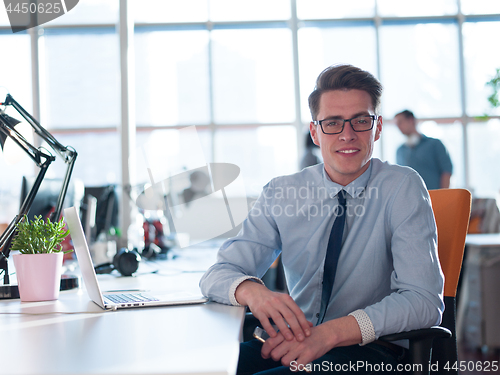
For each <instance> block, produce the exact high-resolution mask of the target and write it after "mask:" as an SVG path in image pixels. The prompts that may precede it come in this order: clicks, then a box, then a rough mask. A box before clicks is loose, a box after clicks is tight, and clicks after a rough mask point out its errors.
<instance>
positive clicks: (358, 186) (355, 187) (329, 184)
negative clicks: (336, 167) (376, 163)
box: [323, 159, 373, 198]
mask: <svg viewBox="0 0 500 375" xmlns="http://www.w3.org/2000/svg"><path fill="white" fill-rule="evenodd" d="M372 160H373V159H370V165H369V166H368V168H367V169H366V171H364V172H363V174H362V175H361V176H359V177H358V178H357V179H355V180H354V181H352V182H351V183H349V184H348V185H346V186H342V185H340V184H337V183H336V182H333V181H332V180H331V178H330V176H328V173H326V170H325V168H323V182H324V184H325V186H326V188H327V189H328V192H329V193H330V197H332V198H333V197H335V196H336V195H337V194H338V193H339V192H340V190H342V189H344V191H345V192H346V193H347V194H348V195H350V196H351V197H352V198H358V197H359V196H360V195H362V194H363V193H364V191H365V188H366V185H368V181H369V180H370V176H371V174H372V164H373V163H372Z"/></svg>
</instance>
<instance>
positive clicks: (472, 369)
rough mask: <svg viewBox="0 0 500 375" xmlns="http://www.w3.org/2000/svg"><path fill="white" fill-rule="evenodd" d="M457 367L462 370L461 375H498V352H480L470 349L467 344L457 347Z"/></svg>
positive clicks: (499, 362) (499, 372) (499, 360)
mask: <svg viewBox="0 0 500 375" xmlns="http://www.w3.org/2000/svg"><path fill="white" fill-rule="evenodd" d="M458 362H459V363H458V365H459V366H460V365H461V366H462V368H463V369H464V370H463V371H460V374H463V375H490V374H500V350H499V349H496V350H493V349H490V350H484V351H482V350H481V349H479V348H470V347H469V346H468V345H467V343H461V344H459V345H458Z"/></svg>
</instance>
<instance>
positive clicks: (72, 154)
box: [51, 149, 78, 222]
mask: <svg viewBox="0 0 500 375" xmlns="http://www.w3.org/2000/svg"><path fill="white" fill-rule="evenodd" d="M67 151H68V152H67V155H68V157H67V158H65V159H64V160H65V162H66V164H68V167H67V168H66V174H65V175H64V180H63V184H62V187H61V191H60V192H59V198H58V199H57V204H56V208H55V210H54V212H53V213H52V215H51V220H52V221H53V222H55V221H58V220H59V218H60V217H61V212H62V209H63V204H64V199H65V198H66V193H67V192H68V186H69V182H70V179H71V174H72V173H73V167H74V165H75V161H76V157H77V155H78V154H77V153H76V151H75V150H70V149H67Z"/></svg>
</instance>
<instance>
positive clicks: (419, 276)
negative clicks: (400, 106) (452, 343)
mask: <svg viewBox="0 0 500 375" xmlns="http://www.w3.org/2000/svg"><path fill="white" fill-rule="evenodd" d="M381 93H382V86H381V84H380V83H379V82H378V80H377V79H376V78H375V77H373V75H371V74H370V73H368V72H366V71H363V70H361V69H359V68H356V67H353V66H350V65H339V66H332V67H329V68H327V69H325V70H324V71H323V72H322V73H321V74H320V76H319V77H318V79H317V82H316V88H315V90H314V91H313V92H312V93H311V95H310V96H309V107H310V109H311V115H312V118H313V121H311V123H310V132H311V136H312V138H313V140H314V143H315V144H317V145H318V146H319V147H320V150H321V154H322V157H323V161H324V163H322V164H318V165H315V166H312V167H309V168H305V169H303V170H302V171H301V172H298V173H296V174H293V175H289V176H281V177H277V178H275V179H273V180H271V181H270V182H269V183H268V184H267V185H266V186H265V187H264V190H263V192H262V194H261V196H260V197H259V199H258V200H257V202H256V203H255V205H254V207H253V208H252V210H251V211H250V213H249V215H248V217H247V219H246V220H245V221H244V223H243V226H242V229H241V231H240V233H239V234H238V235H237V236H236V237H234V238H232V239H229V240H228V241H226V242H225V243H224V244H223V245H222V247H221V249H220V250H219V253H218V258H217V262H216V264H214V265H213V266H212V267H211V268H210V269H209V270H208V271H207V272H206V273H205V275H204V276H203V277H202V279H201V281H200V286H201V289H202V292H203V294H204V295H206V296H208V297H210V298H211V299H212V300H214V301H217V302H220V303H226V304H232V305H235V306H248V307H249V309H250V310H251V311H252V313H253V314H254V316H255V317H256V318H257V319H259V321H260V323H261V325H262V327H263V328H264V329H265V330H266V331H267V332H268V333H269V335H270V336H271V337H270V338H269V339H267V340H266V342H265V343H264V344H263V345H262V344H260V343H258V342H257V341H256V340H252V341H249V342H247V343H242V344H241V346H240V359H239V364H238V373H240V374H253V373H262V374H284V373H289V371H290V370H301V369H308V370H332V372H335V371H337V370H339V371H345V370H353V371H356V372H358V373H363V372H369V370H370V368H369V366H368V365H371V366H372V365H373V364H378V365H379V366H380V365H381V364H385V365H390V366H391V368H390V369H389V368H388V367H386V370H388V371H389V372H391V370H392V371H396V370H397V368H396V366H397V365H398V364H399V363H400V361H401V359H402V355H404V351H405V349H403V348H401V347H398V346H395V347H392V348H388V347H387V346H386V345H384V344H383V343H381V342H378V341H377V339H378V337H380V336H382V335H385V334H389V333H394V332H401V331H406V330H411V329H418V328H423V327H429V326H432V325H435V324H439V323H440V320H441V314H442V311H443V309H444V304H443V301H442V293H443V284H444V281H443V275H442V272H441V268H440V265H439V260H438V256H437V231H436V225H435V220H434V216H433V213H432V207H431V204H430V199H429V195H428V192H427V189H426V188H425V185H424V183H423V181H422V179H421V178H420V176H419V175H418V174H417V173H416V172H415V171H414V170H412V169H410V168H407V167H402V166H397V165H389V164H387V163H383V162H381V161H380V160H378V159H373V158H372V153H373V147H374V143H375V141H377V140H378V139H379V138H380V136H381V132H382V117H381V116H380V115H379V114H378V110H379V106H380V97H381ZM341 192H342V197H344V196H345V198H346V208H345V226H344V229H343V236H342V239H341V240H342V246H341V252H340V256H339V258H338V266H337V267H336V275H335V279H334V283H333V288H332V290H331V294H330V298H329V303H328V305H327V309H326V312H325V313H324V318H323V317H322V315H320V309H321V305H322V303H321V302H322V289H323V288H322V284H323V277H324V274H326V272H324V264H325V257H326V253H327V248H328V247H329V246H328V243H329V234H330V232H331V231H332V227H333V226H334V221H335V219H336V216H337V213H338V210H337V209H338V206H339V199H340V198H339V197H340V193H341ZM342 201H343V199H342ZM339 217H340V216H339ZM279 254H281V256H282V260H283V266H284V270H285V276H286V282H287V287H288V290H289V295H288V294H282V293H276V292H273V291H270V290H269V289H267V288H266V287H265V285H264V284H263V283H262V281H261V280H260V278H261V277H262V276H263V275H264V273H265V272H266V270H267V269H268V268H269V266H270V265H271V264H272V263H273V262H274V260H275V259H276V258H277V257H278V255H279ZM320 316H321V317H320ZM270 319H272V320H273V322H274V324H275V325H276V327H277V328H276V329H275V327H273V326H272V325H271V323H270ZM358 344H359V345H358ZM402 345H403V346H404V343H403V344H402ZM360 363H362V364H366V366H365V367H364V368H359V367H356V368H353V367H352V366H355V365H356V364H360ZM318 366H319V367H318ZM378 369H379V370H380V369H381V368H380V367H379V368H378ZM371 370H373V367H372V368H371ZM380 372H383V371H380ZM393 373H394V372H393Z"/></svg>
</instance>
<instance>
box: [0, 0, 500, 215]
mask: <svg viewBox="0 0 500 375" xmlns="http://www.w3.org/2000/svg"><path fill="white" fill-rule="evenodd" d="M120 3H121V2H120V1H119V0H86V1H80V2H79V4H78V5H77V6H76V7H75V8H74V9H73V10H71V11H70V12H69V13H68V14H66V15H64V16H62V17H60V18H57V19H56V20H54V21H52V22H49V23H47V24H44V25H43V26H42V27H40V28H38V29H37V30H36V31H34V30H30V31H28V32H24V33H19V34H12V33H11V31H10V27H9V24H8V18H7V16H6V12H5V11H4V5H3V4H2V5H0V42H1V44H2V50H3V51H4V55H5V56H15V58H13V59H5V58H2V59H0V69H1V71H2V72H8V74H2V75H1V81H0V86H1V87H6V88H7V90H8V91H9V92H11V93H12V94H13V96H15V98H16V99H17V100H18V101H19V102H21V103H22V104H23V106H25V107H26V108H27V109H28V110H30V111H32V110H33V109H34V108H40V120H41V122H42V124H43V125H44V126H45V127H47V128H48V129H50V131H51V132H52V133H53V134H54V135H55V136H56V137H57V138H58V139H59V140H60V141H61V143H64V144H68V145H71V146H73V147H75V149H76V150H77V151H78V153H79V157H78V160H77V163H76V166H75V171H74V176H75V178H78V179H80V180H82V181H83V182H84V183H85V184H86V185H104V184H108V183H115V184H117V185H120V184H121V181H122V165H123V164H125V165H129V164H130V165H135V166H136V169H137V170H136V171H134V175H135V176H136V184H137V186H138V189H140V186H141V184H144V183H147V182H150V179H151V174H150V172H151V171H155V173H156V175H158V176H160V175H161V176H169V175H172V173H178V172H179V171H182V170H186V169H188V168H189V166H190V165H192V164H191V163H192V161H191V158H194V156H193V155H197V157H196V162H197V163H198V162H199V160H202V161H203V162H226V163H233V164H236V165H238V166H239V167H240V169H241V173H242V177H243V180H244V182H245V186H246V191H247V193H248V194H249V195H256V194H258V193H259V191H260V189H261V187H262V185H264V184H265V183H267V181H268V180H269V179H270V178H272V177H273V176H276V175H280V174H287V173H293V172H295V171H297V170H298V165H299V161H300V158H301V155H302V152H303V137H304V134H305V132H306V131H307V128H308V123H309V121H310V114H309V109H308V107H307V97H308V95H309V93H310V92H311V90H312V89H313V88H314V84H315V79H316V77H317V75H318V73H319V72H320V71H321V70H323V69H324V68H325V67H326V66H328V65H331V64H336V63H350V64H353V65H356V66H359V67H361V68H363V69H366V70H368V71H370V72H372V73H373V74H374V75H375V76H377V77H378V78H380V80H381V81H382V83H383V85H384V88H385V91H384V96H383V98H382V115H383V117H384V130H383V135H382V138H381V140H380V141H379V142H377V145H376V149H375V156H377V157H380V158H382V159H383V160H387V161H389V162H395V152H396V149H397V147H398V146H399V145H400V144H401V143H402V142H403V141H404V139H403V137H402V135H401V134H400V133H399V131H398V129H397V128H396V127H395V125H394V123H393V116H394V115H395V114H396V113H397V112H399V111H401V110H403V109H406V108H407V109H410V110H412V111H414V112H415V114H416V116H417V117H418V118H420V119H421V120H422V121H421V130H422V131H423V132H424V133H425V134H426V135H428V136H432V137H437V138H439V139H441V140H442V141H443V142H444V144H445V145H446V146H447V148H448V150H449V152H450V155H451V157H452V160H453V163H454V174H453V177H452V185H453V186H455V187H460V186H465V187H469V188H471V189H473V190H474V192H475V193H476V194H477V195H478V196H495V195H496V194H497V193H498V191H499V190H500V181H499V180H498V179H495V178H494V177H491V173H489V168H490V167H489V166H490V165H491V162H489V161H490V160H496V158H495V157H496V156H497V155H496V154H497V153H498V150H496V149H495V147H494V142H492V141H491V140H492V139H496V135H498V134H497V133H498V128H499V126H500V125H499V124H498V119H499V116H500V110H498V109H497V110H492V109H491V108H489V105H488V102H487V99H486V98H487V96H488V95H489V94H490V91H489V88H488V87H487V86H486V85H485V84H486V82H487V81H488V80H489V79H490V78H491V77H492V76H493V75H494V74H495V70H496V68H500V63H499V61H500V52H499V50H498V48H495V47H494V45H493V44H492V43H494V42H493V41H494V39H495V38H496V36H497V35H499V34H500V5H499V4H500V2H498V1H488V0H426V1H423V0H422V1H413V2H410V1H404V2H403V1H399V0H359V1H354V2H348V1H341V0H273V1H269V0H258V1H257V0H238V1H234V0H182V1H178V0H129V1H128V5H129V6H130V7H131V9H133V16H134V22H135V25H134V37H133V39H132V40H133V49H132V50H133V51H134V55H133V56H131V57H132V58H131V61H130V62H131V64H130V66H131V67H133V77H134V79H133V80H132V81H133V82H130V84H131V85H130V86H128V87H130V88H131V89H132V90H133V97H135V99H134V100H133V103H130V105H131V106H132V107H134V108H133V109H134V110H133V111H132V112H131V113H135V118H134V119H133V120H135V122H136V127H133V129H135V132H136V134H135V142H136V144H135V149H134V150H132V151H131V154H130V157H131V158H133V159H134V160H133V163H130V160H122V157H121V142H122V139H123V138H122V137H121V136H120V129H121V128H120V126H121V124H120V122H121V116H122V113H124V112H123V111H126V110H127V108H125V109H124V108H123V104H122V102H121V101H120V98H121V92H120V90H122V87H126V85H122V83H124V82H121V81H120V80H121V79H123V78H122V77H123V76H122V75H121V73H120V67H121V66H122V64H121V63H122V62H123V60H124V59H126V58H127V55H126V54H120V34H119V28H120V27H125V25H121V26H120V25H119V10H120V9H119V6H120ZM35 46H36V47H37V48H34V47H35ZM492 46H493V47H492ZM32 66H33V67H35V69H32ZM33 81H35V82H38V83H39V89H37V88H36V87H35V90H33V89H32V82H33ZM125 83H126V82H125ZM1 87H0V93H1V95H2V96H3V95H4V94H5V92H6V91H5V89H2V88H1ZM1 90H3V91H1ZM484 114H488V115H489V116H493V117H492V118H490V120H489V121H479V120H478V119H477V116H481V115H484ZM188 126H196V131H197V137H198V140H199V149H200V150H201V151H200V152H199V153H195V152H194V151H193V150H190V149H189V147H187V146H186V147H187V150H184V149H182V150H181V149H180V148H179V139H181V137H182V136H181V130H182V129H183V128H185V127H188ZM485 140H486V141H485ZM176 142H177V143H176ZM181 143H182V142H181ZM198 156H199V157H198ZM200 158H201V159H200ZM193 160H194V159H193ZM0 166H1V168H2V171H4V170H5V171H6V173H3V177H2V182H1V185H0V204H2V208H3V209H2V214H3V215H4V216H5V218H4V217H0V221H5V220H7V221H8V220H9V218H10V217H12V216H13V215H14V214H15V211H16V209H17V205H18V203H17V202H18V201H17V197H15V195H16V194H17V191H18V190H19V189H20V178H21V176H22V175H30V174H34V170H33V169H34V168H33V167H32V166H31V165H30V164H29V162H28V163H25V164H23V165H21V166H17V167H12V166H9V167H7V166H6V165H5V163H4V161H3V158H0ZM63 172H64V166H63V165H59V164H55V165H54V167H52V166H51V168H50V172H49V174H50V176H51V177H57V176H62V174H63ZM485 176H486V177H485ZM487 176H490V177H487ZM16 184H17V185H16ZM14 186H15V187H14ZM18 186H19V187H18ZM12 202H15V203H12ZM4 207H7V209H5V208H4Z"/></svg>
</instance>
